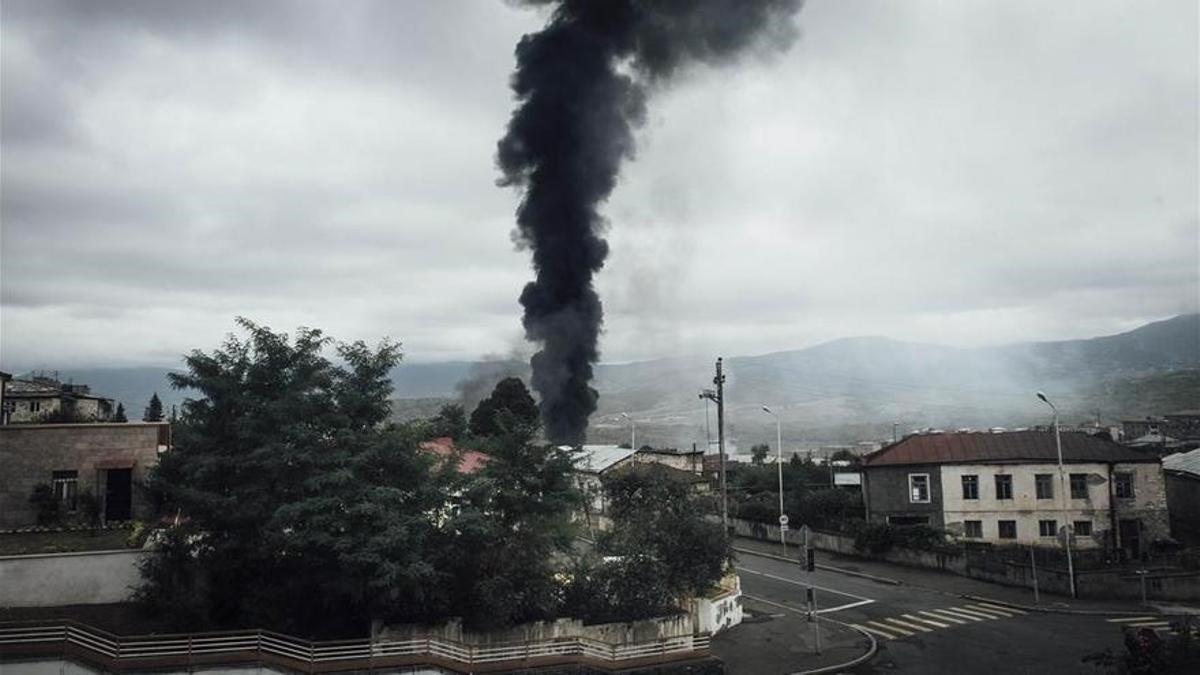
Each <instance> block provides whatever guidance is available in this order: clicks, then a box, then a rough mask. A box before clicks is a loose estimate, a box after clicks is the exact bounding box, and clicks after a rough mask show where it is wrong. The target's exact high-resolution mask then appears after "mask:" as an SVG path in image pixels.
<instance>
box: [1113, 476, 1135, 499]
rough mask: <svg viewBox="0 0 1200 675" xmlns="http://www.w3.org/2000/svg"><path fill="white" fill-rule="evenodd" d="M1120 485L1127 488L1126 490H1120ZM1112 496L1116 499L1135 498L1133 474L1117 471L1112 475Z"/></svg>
mask: <svg viewBox="0 0 1200 675" xmlns="http://www.w3.org/2000/svg"><path fill="white" fill-rule="evenodd" d="M1122 485H1125V486H1126V487H1128V490H1122V489H1121V487H1122ZM1122 492H1128V494H1121V493H1122ZM1113 496H1114V497H1116V498H1117V499H1134V498H1136V496H1137V491H1135V490H1134V489H1133V472H1132V471H1118V472H1115V473H1113Z"/></svg>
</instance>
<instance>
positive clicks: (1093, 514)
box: [941, 463, 1111, 548]
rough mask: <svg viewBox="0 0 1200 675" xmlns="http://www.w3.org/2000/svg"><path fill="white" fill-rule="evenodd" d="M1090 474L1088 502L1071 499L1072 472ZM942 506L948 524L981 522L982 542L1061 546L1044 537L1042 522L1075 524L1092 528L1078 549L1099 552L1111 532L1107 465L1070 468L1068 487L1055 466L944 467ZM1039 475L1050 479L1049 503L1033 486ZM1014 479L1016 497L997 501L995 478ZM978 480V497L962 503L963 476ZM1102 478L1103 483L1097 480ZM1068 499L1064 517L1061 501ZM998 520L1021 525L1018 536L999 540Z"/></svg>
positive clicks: (1067, 472) (1054, 540)
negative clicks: (1086, 523) (1090, 549)
mask: <svg viewBox="0 0 1200 675" xmlns="http://www.w3.org/2000/svg"><path fill="white" fill-rule="evenodd" d="M1073 473H1075V474H1080V473H1082V474H1088V475H1089V476H1091V477H1092V478H1093V480H1092V484H1091V485H1089V486H1088V495H1087V498H1086V499H1071V498H1070V495H1071V488H1070V479H1069V476H1070V474H1073ZM941 474H942V479H941V484H942V503H943V505H944V507H945V519H946V524H947V525H951V524H955V523H957V524H961V523H963V522H964V521H966V520H978V521H980V523H981V525H982V527H983V537H982V538H980V539H979V540H978V541H988V542H993V543H1005V544H1026V545H1030V544H1033V545H1044V546H1058V545H1059V544H1058V540H1057V539H1055V538H1054V537H1053V536H1051V537H1043V536H1041V533H1040V530H1039V526H1038V521H1040V520H1054V521H1056V525H1057V527H1062V526H1063V525H1065V524H1067V521H1070V522H1071V523H1074V522H1077V521H1088V522H1090V523H1091V524H1092V533H1093V535H1092V536H1091V537H1078V538H1076V543H1077V544H1078V546H1079V547H1080V548H1097V547H1100V546H1102V545H1103V542H1104V541H1105V539H1104V536H1105V535H1104V533H1105V532H1107V531H1108V530H1109V529H1110V522H1111V520H1110V518H1109V498H1108V494H1109V493H1108V484H1107V475H1108V466H1107V465H1105V464H1099V463H1096V464H1070V465H1067V466H1066V470H1065V471H1064V474H1066V476H1067V480H1066V484H1065V485H1061V486H1060V484H1059V479H1058V465H1057V464H957V465H945V466H942V467H941ZM1038 474H1046V475H1049V476H1051V485H1052V487H1053V492H1052V493H1051V498H1049V499H1038V498H1037V492H1036V488H1035V484H1036V478H1035V476H1037V475H1038ZM997 475H1008V476H1011V477H1012V488H1013V489H1012V496H1013V498H1012V499H997V498H996V476H997ZM963 476H976V477H977V478H978V481H979V498H978V499H963V490H962V477H963ZM1101 480H1103V481H1104V482H1103V483H1100V482H1099V481H1101ZM1061 494H1065V495H1066V506H1067V511H1066V514H1064V513H1063V511H1062V507H1063V504H1064V502H1063V499H1062V497H1061V496H1060V495H1061ZM1000 520H1013V521H1016V523H1017V538H1016V539H1015V540H1013V539H1000V535H999V526H998V525H997V522H998V521H1000Z"/></svg>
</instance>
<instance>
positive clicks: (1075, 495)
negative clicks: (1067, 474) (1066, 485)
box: [1071, 473, 1088, 499]
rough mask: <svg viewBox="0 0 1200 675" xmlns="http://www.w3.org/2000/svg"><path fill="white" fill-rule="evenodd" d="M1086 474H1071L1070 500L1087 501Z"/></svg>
mask: <svg viewBox="0 0 1200 675" xmlns="http://www.w3.org/2000/svg"><path fill="white" fill-rule="evenodd" d="M1087 498H1088V489H1087V474H1086V473H1073V474H1071V499H1087Z"/></svg>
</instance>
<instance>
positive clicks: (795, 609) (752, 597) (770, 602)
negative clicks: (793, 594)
mask: <svg viewBox="0 0 1200 675" xmlns="http://www.w3.org/2000/svg"><path fill="white" fill-rule="evenodd" d="M742 597H743V598H747V599H750V600H753V601H754V602H761V603H764V604H767V605H771V606H772V607H780V608H782V609H786V610H788V611H792V612H795V613H797V614H808V612H807V611H805V610H803V609H800V608H798V607H792V606H791V605H785V604H783V603H782V602H775V601H774V600H768V599H766V598H760V597H758V596H757V595H750V594H749V593H742Z"/></svg>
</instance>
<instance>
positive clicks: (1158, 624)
mask: <svg viewBox="0 0 1200 675" xmlns="http://www.w3.org/2000/svg"><path fill="white" fill-rule="evenodd" d="M1125 625H1126V626H1132V627H1134V628H1166V627H1167V626H1170V625H1171V622H1170V621H1147V622H1145V623H1127V624H1125Z"/></svg>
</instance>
